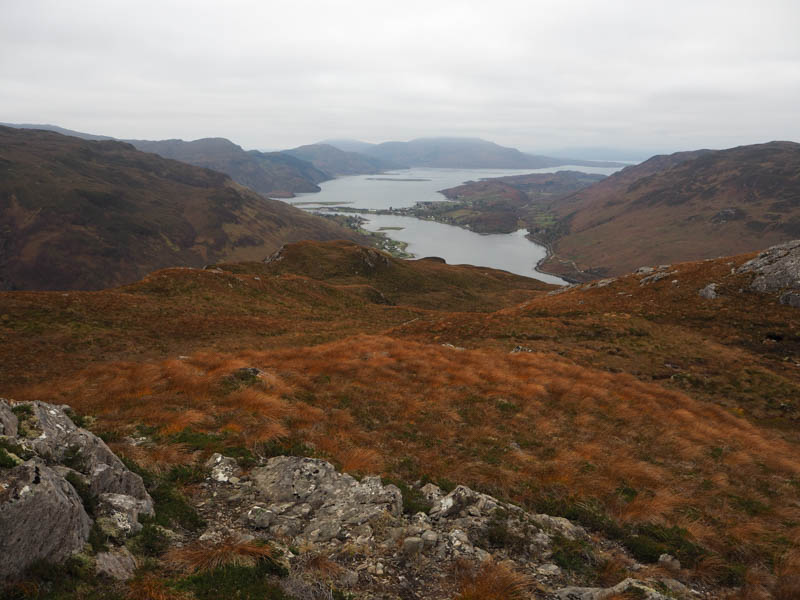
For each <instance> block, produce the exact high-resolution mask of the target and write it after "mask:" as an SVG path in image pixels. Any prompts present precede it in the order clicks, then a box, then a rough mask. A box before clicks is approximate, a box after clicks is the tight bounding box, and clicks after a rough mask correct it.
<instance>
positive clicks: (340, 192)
mask: <svg viewBox="0 0 800 600" xmlns="http://www.w3.org/2000/svg"><path fill="white" fill-rule="evenodd" d="M560 170H574V171H583V172H584V173H600V174H603V175H610V174H611V173H613V172H615V171H617V170H618V169H616V168H600V167H569V166H564V167H558V168H549V169H534V170H531V169H429V168H416V169H404V170H400V171H390V172H387V173H382V174H380V175H354V176H351V177H341V178H339V179H333V180H331V181H326V182H324V183H322V184H320V187H321V188H322V191H321V192H319V193H316V194H298V196H297V198H295V199H293V200H292V201H291V203H292V204H297V203H301V207H302V208H305V209H307V210H314V209H317V208H320V207H323V206H324V207H327V208H332V207H334V206H336V205H339V206H342V207H345V206H346V207H349V208H390V207H392V208H403V207H407V206H413V205H414V204H415V203H417V202H421V201H441V200H444V199H445V198H444V196H442V195H441V194H439V193H438V190H442V189H445V188H449V187H454V186H457V185H461V184H462V183H464V182H466V181H477V180H479V179H483V178H486V177H503V176H506V175H524V174H526V173H552V172H555V171H560ZM404 180H406V181H404ZM408 180H412V181H408ZM361 216H363V217H364V218H366V219H368V223H367V224H366V225H365V227H366V229H369V230H370V231H378V230H379V229H380V228H381V227H402V228H403V229H402V230H397V231H394V230H389V231H386V232H385V233H386V234H387V235H388V236H389V237H391V238H393V239H396V240H401V241H403V242H407V243H408V252H410V253H412V254H414V255H415V256H416V257H418V258H422V257H424V256H439V257H441V258H443V259H445V260H446V261H447V262H448V263H450V264H471V265H476V266H481V267H492V268H495V269H503V270H505V271H510V272H511V273H516V274H518V275H525V276H526V277H533V278H534V279H539V280H541V281H545V282H547V283H556V284H562V285H563V284H565V283H566V282H565V281H564V280H563V279H560V278H559V277H554V276H552V275H546V274H544V273H539V272H538V271H536V265H537V264H538V262H539V261H540V260H542V259H543V258H544V257H545V255H546V251H545V249H544V247H542V246H540V245H538V244H535V243H533V242H531V241H529V240H527V239H526V238H525V233H526V232H525V231H524V230H520V231H517V232H516V233H509V234H492V235H481V234H478V233H474V232H472V231H469V230H467V229H461V228H460V227H454V226H452V225H445V224H443V223H436V222H435V221H425V220H421V219H415V218H413V217H399V216H394V215H361Z"/></svg>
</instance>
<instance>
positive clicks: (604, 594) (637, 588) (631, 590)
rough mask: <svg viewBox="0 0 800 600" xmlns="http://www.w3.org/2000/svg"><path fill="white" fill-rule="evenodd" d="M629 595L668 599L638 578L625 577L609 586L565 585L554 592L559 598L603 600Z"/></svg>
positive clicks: (648, 598) (562, 599)
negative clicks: (565, 586)
mask: <svg viewBox="0 0 800 600" xmlns="http://www.w3.org/2000/svg"><path fill="white" fill-rule="evenodd" d="M623 595H625V596H624V597H626V598H627V597H628V596H630V597H631V598H641V599H642V600H670V599H669V597H668V596H665V595H664V594H662V593H661V592H657V591H656V590H654V589H653V588H651V587H650V586H649V585H647V584H646V583H644V582H643V581H639V580H638V579H630V578H628V579H625V580H624V581H621V582H620V583H618V584H617V585H615V586H614V587H610V588H589V587H567V588H562V589H560V590H558V591H557V592H556V598H558V599H559V600H605V599H606V598H620V597H623Z"/></svg>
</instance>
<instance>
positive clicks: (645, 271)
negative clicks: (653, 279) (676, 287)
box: [636, 267, 655, 275]
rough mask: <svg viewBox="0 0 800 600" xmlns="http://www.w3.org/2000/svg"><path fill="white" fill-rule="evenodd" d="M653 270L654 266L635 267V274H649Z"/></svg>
mask: <svg viewBox="0 0 800 600" xmlns="http://www.w3.org/2000/svg"><path fill="white" fill-rule="evenodd" d="M654 271H655V268H654V267H639V268H638V269H636V275H649V274H650V273H653V272H654Z"/></svg>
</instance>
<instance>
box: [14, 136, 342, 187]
mask: <svg viewBox="0 0 800 600" xmlns="http://www.w3.org/2000/svg"><path fill="white" fill-rule="evenodd" d="M0 125H4V126H8V127H13V128H16V129H38V130H42V131H52V132H55V133H60V134H62V135H68V136H71V137H77V138H80V139H83V140H92V141H121V142H127V143H130V144H132V145H133V146H135V147H136V148H137V149H139V150H141V151H143V152H152V153H154V154H158V155H159V156H162V157H164V158H170V159H173V160H178V161H181V162H185V163H188V164H190V165H195V166H198V167H205V168H208V169H213V170H215V171H220V172H222V173H225V174H226V175H228V176H229V177H230V178H231V179H233V180H234V181H236V182H237V183H240V184H241V185H244V186H247V187H249V188H250V189H252V190H254V191H256V192H258V193H260V194H264V195H267V196H273V197H276V198H291V197H293V196H294V194H295V193H297V192H318V191H319V186H318V185H317V184H318V183H321V182H323V181H326V180H328V179H330V178H331V175H329V174H328V173H325V172H323V171H321V170H319V169H317V168H315V167H314V166H313V165H312V164H311V163H310V162H308V161H305V160H301V159H299V158H296V157H293V156H291V155H287V154H284V153H282V152H259V151H258V150H244V149H243V148H242V147H241V146H238V145H236V144H234V143H233V142H231V141H230V140H228V139H225V138H203V139H199V140H194V141H189V142H186V141H184V140H178V139H171V140H158V141H156V140H133V139H130V140H121V139H117V138H113V137H109V136H104V135H95V134H91V133H84V132H82V131H74V130H71V129H65V128H63V127H59V126H57V125H45V124H13V123H0Z"/></svg>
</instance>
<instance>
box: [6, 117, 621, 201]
mask: <svg viewBox="0 0 800 600" xmlns="http://www.w3.org/2000/svg"><path fill="white" fill-rule="evenodd" d="M0 125H5V126H7V127H13V128H24V129H41V130H46V131H54V132H57V133H60V134H62V135H69V136H73V137H78V138H81V139H84V140H105V141H108V140H113V139H115V138H111V137H108V136H102V135H94V134H89V133H83V132H80V131H73V130H70V129H65V128H63V127H59V126H57V125H41V124H11V123H0ZM119 141H124V142H128V143H130V144H133V145H134V146H135V147H136V148H138V149H139V150H142V151H144V152H152V153H155V154H158V155H160V156H163V157H164V158H171V159H174V160H179V161H181V162H185V163H189V164H191V165H195V166H199V167H206V168H209V169H214V170H216V171H221V172H222V173H226V174H227V175H229V176H230V177H231V179H233V180H234V181H236V182H237V183H240V184H242V185H245V186H247V187H249V188H251V189H252V190H254V191H256V192H258V193H259V194H263V195H266V196H271V197H274V198H291V197H293V196H294V195H295V194H296V193H304V192H318V191H319V190H320V188H319V185H318V184H320V183H321V182H323V181H327V180H329V179H333V178H334V177H338V176H344V175H359V174H374V173H380V172H383V171H387V170H394V169H406V168H409V167H446V168H456V169H472V168H476V169H477V168H501V169H541V168H547V167H555V166H561V165H578V166H599V167H604V166H624V165H623V164H622V163H609V162H592V161H585V160H575V159H560V158H552V157H547V156H537V155H532V154H524V153H522V152H520V151H519V150H516V149H514V148H506V147H503V146H499V145H497V144H495V143H492V142H487V141H485V140H480V139H471V138H425V139H417V140H412V141H410V142H385V143H383V144H370V143H367V142H359V141H357V140H331V141H330V142H320V143H317V144H310V145H306V146H299V147H297V148H293V149H290V150H283V151H281V152H261V151H259V150H244V149H243V148H242V147H241V146H238V145H236V144H234V143H233V142H231V141H230V140H228V139H225V138H203V139H199V140H194V141H188V142H187V141H184V140H179V139H170V140H157V141H156V140H140V139H128V140H119Z"/></svg>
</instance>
